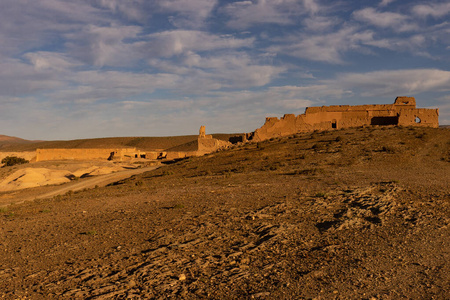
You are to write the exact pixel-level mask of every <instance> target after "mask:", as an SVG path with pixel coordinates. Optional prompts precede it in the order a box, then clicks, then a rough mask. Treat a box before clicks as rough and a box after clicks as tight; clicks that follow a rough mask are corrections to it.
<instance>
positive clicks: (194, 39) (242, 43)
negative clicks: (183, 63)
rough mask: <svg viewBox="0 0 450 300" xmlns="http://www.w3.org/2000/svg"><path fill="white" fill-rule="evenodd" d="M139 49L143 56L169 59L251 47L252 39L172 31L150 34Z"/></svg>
mask: <svg viewBox="0 0 450 300" xmlns="http://www.w3.org/2000/svg"><path fill="white" fill-rule="evenodd" d="M146 38H147V40H146V42H145V43H143V44H142V45H141V46H140V48H141V51H142V52H145V54H144V55H145V56H147V57H150V58H153V57H171V56H174V55H180V54H182V53H187V52H189V51H212V50H223V49H233V48H242V47H250V46H252V44H253V42H254V39H253V38H245V39H237V38H234V37H228V36H225V37H221V36H218V35H214V34H211V33H208V32H203V31H196V30H173V31H164V32H160V33H154V34H150V35H148V36H147V37H146Z"/></svg>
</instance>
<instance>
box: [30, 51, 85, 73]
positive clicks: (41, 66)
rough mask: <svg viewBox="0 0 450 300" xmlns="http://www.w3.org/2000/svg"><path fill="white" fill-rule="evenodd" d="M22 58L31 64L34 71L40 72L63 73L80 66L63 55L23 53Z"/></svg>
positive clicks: (40, 52)
mask: <svg viewBox="0 0 450 300" xmlns="http://www.w3.org/2000/svg"><path fill="white" fill-rule="evenodd" d="M24 57H25V58H27V59H28V60H29V61H30V62H31V64H32V65H33V66H34V69H35V70H36V71H40V72H55V71H56V72H64V71H69V69H71V68H73V67H76V66H80V63H79V62H76V61H74V60H73V59H71V58H69V57H67V55H65V54H63V53H55V52H46V51H39V52H29V53H25V55H24Z"/></svg>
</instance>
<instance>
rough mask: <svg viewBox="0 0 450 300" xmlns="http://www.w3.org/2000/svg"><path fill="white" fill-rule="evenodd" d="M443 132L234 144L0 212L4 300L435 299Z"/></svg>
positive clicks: (443, 216)
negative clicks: (226, 148)
mask: <svg viewBox="0 0 450 300" xmlns="http://www.w3.org/2000/svg"><path fill="white" fill-rule="evenodd" d="M449 183H450V130H449V129H447V128H446V129H443V128H441V129H419V128H391V127H383V128H360V129H349V130H338V131H333V132H323V133H320V132H314V133H308V134H299V135H295V136H290V137H286V138H282V139H274V140H272V141H266V142H261V143H253V144H245V145H241V146H237V147H235V148H233V149H230V150H227V151H222V152H219V153H214V154H211V155H207V156H204V157H199V158H191V159H186V160H182V161H179V162H177V163H174V164H171V165H168V166H165V167H163V168H160V169H158V170H155V171H151V172H147V173H144V174H141V175H136V176H134V177H132V178H130V179H127V180H122V181H119V182H116V183H114V184H112V185H110V186H107V187H103V188H96V189H93V190H88V191H82V192H78V193H68V194H67V195H64V196H58V197H55V198H52V199H45V200H36V201H32V202H26V203H23V204H20V205H11V206H9V207H7V208H2V210H1V211H0V253H1V255H0V296H1V297H2V298H4V299H166V298H173V299H448V293H449V290H450V263H449V260H450V227H449V223H450V187H449Z"/></svg>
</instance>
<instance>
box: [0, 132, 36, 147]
mask: <svg viewBox="0 0 450 300" xmlns="http://www.w3.org/2000/svg"><path fill="white" fill-rule="evenodd" d="M29 143H33V141H28V140H24V139H21V138H18V137H13V136H7V135H1V134H0V149H1V148H3V147H7V146H10V145H14V146H16V145H18V144H29Z"/></svg>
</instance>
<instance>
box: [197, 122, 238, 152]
mask: <svg viewBox="0 0 450 300" xmlns="http://www.w3.org/2000/svg"><path fill="white" fill-rule="evenodd" d="M230 145H231V143H230V142H227V141H222V140H219V139H214V138H213V137H212V135H206V134H205V126H203V125H202V126H201V127H200V131H199V135H198V149H197V155H204V154H206V153H211V152H214V151H217V150H218V149H221V148H226V147H228V146H230Z"/></svg>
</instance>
